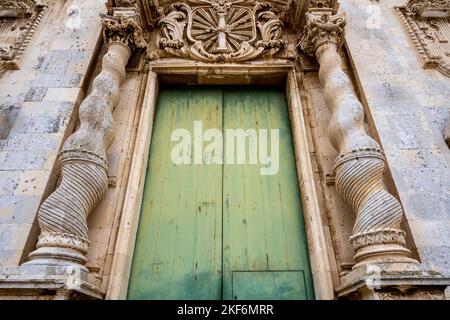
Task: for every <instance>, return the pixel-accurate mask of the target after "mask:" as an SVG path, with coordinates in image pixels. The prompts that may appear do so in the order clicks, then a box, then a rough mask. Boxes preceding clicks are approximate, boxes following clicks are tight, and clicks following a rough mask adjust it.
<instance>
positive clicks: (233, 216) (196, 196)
mask: <svg viewBox="0 0 450 320" xmlns="http://www.w3.org/2000/svg"><path fill="white" fill-rule="evenodd" d="M194 121H202V127H203V130H207V129H209V128H217V129H220V130H221V131H222V132H223V133H224V140H223V141H224V144H227V138H226V134H225V131H226V129H230V128H231V129H236V128H242V129H244V130H247V129H252V128H253V129H255V130H256V131H257V132H258V129H268V131H269V132H270V130H271V129H279V155H280V157H279V170H278V172H277V173H276V174H273V175H261V170H260V169H261V165H260V164H259V162H258V163H257V164H251V163H249V157H250V155H249V154H248V153H247V154H246V161H245V164H236V163H234V164H227V163H226V158H227V155H226V152H225V155H224V164H206V163H203V164H194V158H195V150H194V146H192V149H191V150H192V154H190V157H191V159H192V164H182V165H175V164H174V163H173V162H172V161H171V152H172V148H173V147H174V144H175V143H174V142H172V141H171V139H170V137H171V134H172V132H173V130H175V129H178V128H185V129H187V130H188V131H189V132H191V135H192V141H193V140H194ZM153 132H154V133H153V137H152V143H151V148H150V156H149V157H150V158H149V165H148V168H147V175H146V182H145V188H144V196H143V203H142V209H141V217H140V221H139V228H138V234H137V240H136V246H135V252H134V257H133V264H132V271H131V276H130V282H129V288H128V298H129V299H312V298H313V297H314V293H313V286H312V280H311V273H310V268H309V259H308V249H307V244H306V234H305V229H304V223H303V216H302V211H301V203H300V195H299V191H298V183H297V175H296V169H295V162H294V153H293V145H292V139H291V133H290V125H289V117H288V114H287V106H286V102H285V98H284V94H283V90H282V89H280V88H251V87H239V88H235V87H224V88H218V87H177V88H164V87H163V88H161V91H160V95H159V100H158V108H157V114H156V119H155V127H154V131H153ZM248 142H250V140H249V141H248ZM257 142H259V140H258V139H257V140H256V143H257ZM269 142H270V134H269ZM251 143H255V141H253V142H251ZM207 144H208V143H207V142H204V143H203V147H205V146H206V145H207ZM247 147H248V145H247ZM248 148H249V149H250V147H248ZM270 148H271V145H270V143H269V152H268V154H271V152H270V151H272V150H271V149H270ZM225 149H226V148H225V147H224V150H225ZM249 149H247V151H248V150H249ZM258 160H259V159H258ZM207 163H208V162H207Z"/></svg>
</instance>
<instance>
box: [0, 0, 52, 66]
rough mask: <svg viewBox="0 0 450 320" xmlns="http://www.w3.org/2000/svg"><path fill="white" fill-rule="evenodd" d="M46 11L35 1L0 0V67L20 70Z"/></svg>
mask: <svg viewBox="0 0 450 320" xmlns="http://www.w3.org/2000/svg"><path fill="white" fill-rule="evenodd" d="M44 11H45V6H44V5H43V4H40V3H39V2H36V1H34V0H20V1H16V0H14V1H11V0H0V65H1V66H3V67H4V68H7V69H18V68H19V66H20V61H21V59H22V56H23V53H24V52H25V49H26V48H27V46H28V44H29V43H30V41H31V39H32V37H33V35H34V33H35V32H36V28H37V27H38V25H39V23H40V21H41V19H42V17H43V15H44Z"/></svg>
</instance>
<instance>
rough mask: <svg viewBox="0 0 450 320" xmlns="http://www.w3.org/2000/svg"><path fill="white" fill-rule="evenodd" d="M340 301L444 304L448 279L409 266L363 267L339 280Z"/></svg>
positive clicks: (399, 264) (449, 281)
mask: <svg viewBox="0 0 450 320" xmlns="http://www.w3.org/2000/svg"><path fill="white" fill-rule="evenodd" d="M341 283H342V285H341V286H340V287H338V288H337V289H336V296H337V297H338V298H339V299H349V300H445V299H446V294H445V290H446V288H447V287H450V277H447V276H443V275H442V274H440V273H438V272H436V271H432V270H427V269H422V268H421V267H420V266H419V265H418V264H412V263H395V262H394V263H385V264H383V263H379V264H366V265H362V266H360V267H358V268H355V269H354V270H353V271H351V272H350V273H348V274H346V275H345V276H343V277H342V281H341Z"/></svg>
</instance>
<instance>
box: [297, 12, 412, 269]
mask: <svg viewBox="0 0 450 320" xmlns="http://www.w3.org/2000/svg"><path fill="white" fill-rule="evenodd" d="M306 18H307V24H306V26H305V29H304V33H303V36H302V38H301V40H300V42H299V46H300V48H301V49H302V50H303V51H304V52H305V53H307V54H309V55H312V56H315V57H316V58H317V60H318V62H319V64H320V69H319V79H320V82H321V84H322V86H323V88H324V97H325V102H326V104H327V106H328V108H329V109H330V110H331V112H332V116H331V119H330V122H329V126H328V136H329V139H330V141H331V143H332V145H333V146H334V147H335V148H336V149H337V150H338V151H339V153H340V155H339V156H338V157H337V159H336V160H335V165H334V170H335V174H336V179H335V185H336V189H337V192H338V194H339V195H340V196H341V197H342V198H343V199H344V201H345V202H346V203H347V204H349V205H350V206H351V207H352V208H353V209H354V211H355V212H356V221H355V224H354V227H353V234H352V236H351V237H350V242H351V243H352V244H353V247H354V249H355V251H356V254H355V257H354V259H355V262H356V265H355V266H354V268H356V267H357V266H359V265H362V264H364V263H371V262H373V263H377V262H415V260H412V259H410V258H408V256H409V255H410V251H409V250H408V249H407V248H406V247H405V245H406V241H405V232H404V231H403V230H401V229H400V223H401V220H402V216H403V210H402V207H401V205H400V203H399V201H398V200H397V199H396V198H394V197H393V196H392V195H391V194H390V193H388V192H387V191H386V189H385V186H384V184H383V172H384V169H385V156H384V154H383V152H382V150H381V149H380V146H379V145H378V143H377V142H376V141H375V140H374V139H372V138H371V137H370V136H369V135H368V134H367V133H366V131H365V129H364V109H363V106H362V105H361V103H360V101H359V100H358V98H357V97H356V95H355V93H354V92H353V90H352V87H351V83H350V79H349V77H348V76H347V75H346V74H345V73H344V71H343V70H342V68H341V63H342V61H341V57H340V55H339V53H338V50H339V48H340V47H341V46H342V44H343V41H344V33H345V29H344V27H345V24H346V17H345V14H337V15H332V14H331V13H329V12H315V13H307V17H306Z"/></svg>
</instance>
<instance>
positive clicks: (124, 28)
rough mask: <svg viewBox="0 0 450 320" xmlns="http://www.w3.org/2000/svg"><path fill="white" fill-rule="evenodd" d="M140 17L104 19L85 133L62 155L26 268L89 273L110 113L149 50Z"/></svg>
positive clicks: (132, 12) (83, 117) (83, 109)
mask: <svg viewBox="0 0 450 320" xmlns="http://www.w3.org/2000/svg"><path fill="white" fill-rule="evenodd" d="M137 17H138V13H137V12H136V8H134V7H133V8H128V9H126V10H123V8H120V9H119V10H117V12H114V14H113V15H112V16H110V15H105V16H102V23H103V27H104V32H103V35H104V37H105V39H104V40H105V43H106V45H107V52H106V53H105V55H104V56H103V60H102V68H101V72H100V73H99V74H98V75H97V76H96V77H95V79H94V81H93V84H92V91H91V93H90V94H89V95H88V96H87V97H86V98H85V99H84V100H83V102H82V103H81V105H80V108H79V119H80V123H81V124H80V127H79V128H78V129H77V131H75V132H74V133H73V134H72V135H71V136H69V138H68V139H67V140H66V142H65V143H64V145H63V148H62V151H61V152H60V155H59V164H60V166H61V176H62V179H61V183H60V185H59V186H58V187H57V188H56V190H55V191H54V192H53V193H51V194H50V196H49V197H47V199H46V200H45V201H44V202H43V203H42V205H41V207H40V208H39V212H38V220H39V227H40V229H41V235H40V237H39V240H38V243H37V246H36V250H35V251H33V252H32V253H30V255H29V258H30V261H29V262H27V263H26V264H25V265H74V264H76V265H81V267H82V268H84V267H83V264H84V263H85V262H86V257H85V255H86V253H87V250H88V244H89V241H88V228H87V217H88V215H89V214H90V213H91V212H92V211H93V210H94V209H95V207H96V206H97V205H98V203H99V202H100V201H101V200H102V198H103V196H104V194H105V192H106V190H107V188H108V162H107V160H106V149H107V147H108V146H109V144H110V142H111V141H112V139H113V132H112V130H111V129H112V125H113V118H112V114H111V110H112V109H113V107H114V106H115V105H116V104H117V102H118V100H119V95H120V90H119V88H120V85H121V83H122V82H123V80H124V79H125V76H126V72H125V66H126V64H127V62H128V60H129V58H130V56H131V53H132V51H133V50H134V49H136V48H144V47H145V46H146V42H145V39H144V38H143V36H142V33H141V31H142V30H141V28H140V26H139V24H138V19H137ZM86 270H87V269H86Z"/></svg>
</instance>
